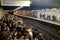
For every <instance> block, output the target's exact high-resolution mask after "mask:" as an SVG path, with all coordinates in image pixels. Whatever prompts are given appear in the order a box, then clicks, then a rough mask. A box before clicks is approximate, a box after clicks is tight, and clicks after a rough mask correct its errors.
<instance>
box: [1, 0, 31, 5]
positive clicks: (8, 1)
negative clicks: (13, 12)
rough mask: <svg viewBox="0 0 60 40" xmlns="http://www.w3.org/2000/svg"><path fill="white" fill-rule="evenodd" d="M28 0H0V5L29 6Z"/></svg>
mask: <svg viewBox="0 0 60 40" xmlns="http://www.w3.org/2000/svg"><path fill="white" fill-rule="evenodd" d="M30 3H31V2H30V0H1V6H30Z"/></svg>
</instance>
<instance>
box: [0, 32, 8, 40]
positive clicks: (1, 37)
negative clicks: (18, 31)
mask: <svg viewBox="0 0 60 40" xmlns="http://www.w3.org/2000/svg"><path fill="white" fill-rule="evenodd" d="M0 40H7V36H6V35H5V34H4V33H2V32H0Z"/></svg>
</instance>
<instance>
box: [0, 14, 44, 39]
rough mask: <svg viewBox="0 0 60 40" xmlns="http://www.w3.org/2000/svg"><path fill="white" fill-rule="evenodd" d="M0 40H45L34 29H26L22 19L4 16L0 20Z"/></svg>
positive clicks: (9, 15)
mask: <svg viewBox="0 0 60 40" xmlns="http://www.w3.org/2000/svg"><path fill="white" fill-rule="evenodd" d="M0 40H45V37H44V35H43V34H42V33H40V32H39V31H38V30H37V29H36V28H35V29H34V30H33V29H32V27H29V28H27V26H26V25H25V24H24V23H23V20H22V18H20V17H18V16H15V15H11V14H6V15H5V16H3V17H2V18H1V19H0Z"/></svg>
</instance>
